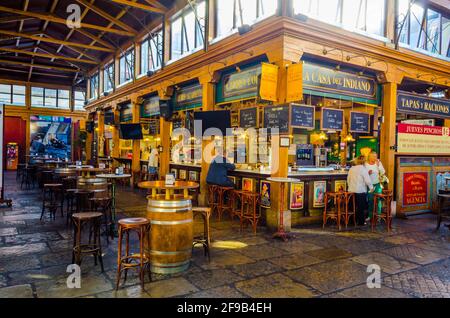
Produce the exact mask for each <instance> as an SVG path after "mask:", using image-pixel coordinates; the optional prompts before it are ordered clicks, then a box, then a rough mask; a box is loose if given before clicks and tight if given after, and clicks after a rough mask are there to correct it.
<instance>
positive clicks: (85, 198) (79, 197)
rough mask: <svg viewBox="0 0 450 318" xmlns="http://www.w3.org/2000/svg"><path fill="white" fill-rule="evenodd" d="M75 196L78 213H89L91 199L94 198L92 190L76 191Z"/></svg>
mask: <svg viewBox="0 0 450 318" xmlns="http://www.w3.org/2000/svg"><path fill="white" fill-rule="evenodd" d="M73 193H74V195H75V204H76V212H77V213H80V212H84V211H89V210H90V209H91V202H90V201H89V199H90V198H92V197H93V196H94V192H93V191H92V190H84V189H76V190H75V191H73Z"/></svg>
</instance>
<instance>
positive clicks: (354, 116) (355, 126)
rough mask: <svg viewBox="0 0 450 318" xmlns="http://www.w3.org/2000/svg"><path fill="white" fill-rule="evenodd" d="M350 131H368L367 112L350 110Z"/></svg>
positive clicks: (368, 120) (368, 116)
mask: <svg viewBox="0 0 450 318" xmlns="http://www.w3.org/2000/svg"><path fill="white" fill-rule="evenodd" d="M350 132H355V133H367V134H368V133H370V115H369V114H368V113H360V112H350Z"/></svg>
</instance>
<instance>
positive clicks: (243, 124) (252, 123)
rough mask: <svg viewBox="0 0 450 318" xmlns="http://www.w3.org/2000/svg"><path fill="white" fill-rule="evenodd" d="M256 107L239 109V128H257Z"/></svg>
mask: <svg viewBox="0 0 450 318" xmlns="http://www.w3.org/2000/svg"><path fill="white" fill-rule="evenodd" d="M257 119H258V109H257V108H247V109H241V110H240V111H239V127H240V128H244V129H247V128H257Z"/></svg>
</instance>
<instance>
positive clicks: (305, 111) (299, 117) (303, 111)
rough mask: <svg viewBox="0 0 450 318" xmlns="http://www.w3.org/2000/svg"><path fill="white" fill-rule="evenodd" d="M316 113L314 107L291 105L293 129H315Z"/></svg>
mask: <svg viewBox="0 0 450 318" xmlns="http://www.w3.org/2000/svg"><path fill="white" fill-rule="evenodd" d="M315 112H316V108H315V107H314V106H308V105H298V104H291V127H295V128H311V129H314V127H315V122H314V120H315Z"/></svg>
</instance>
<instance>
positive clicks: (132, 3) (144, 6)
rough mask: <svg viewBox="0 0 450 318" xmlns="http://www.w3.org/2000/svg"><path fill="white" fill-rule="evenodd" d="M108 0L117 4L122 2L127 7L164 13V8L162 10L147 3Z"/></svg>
mask: <svg viewBox="0 0 450 318" xmlns="http://www.w3.org/2000/svg"><path fill="white" fill-rule="evenodd" d="M110 1H112V2H115V3H119V4H124V5H127V6H129V7H133V8H138V9H141V10H145V11H149V12H154V13H159V14H164V13H165V10H162V9H159V8H156V7H151V6H148V5H145V4H141V3H139V2H131V1H129V0H110Z"/></svg>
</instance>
